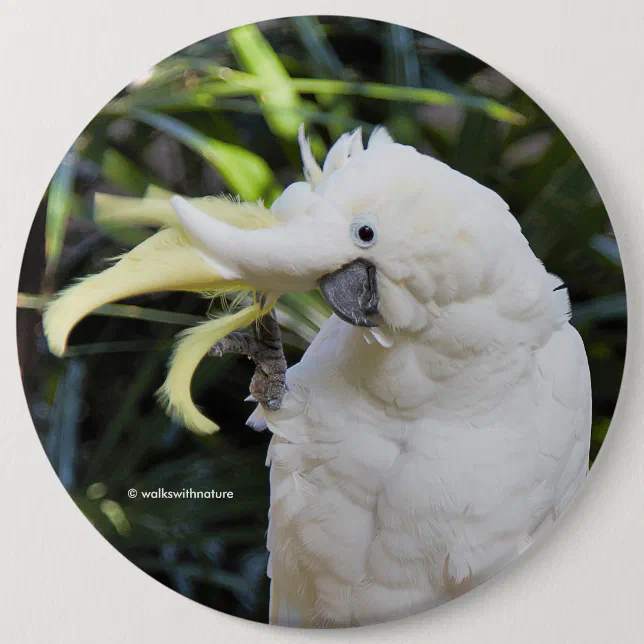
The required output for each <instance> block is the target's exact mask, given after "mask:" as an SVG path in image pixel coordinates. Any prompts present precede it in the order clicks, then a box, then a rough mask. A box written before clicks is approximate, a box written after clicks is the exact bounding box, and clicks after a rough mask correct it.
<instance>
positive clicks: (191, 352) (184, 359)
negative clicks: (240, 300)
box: [157, 301, 274, 434]
mask: <svg viewBox="0 0 644 644" xmlns="http://www.w3.org/2000/svg"><path fill="white" fill-rule="evenodd" d="M273 306H274V301H273V302H272V303H270V304H266V305H265V306H264V308H262V307H261V305H260V303H259V302H256V303H255V304H253V305H252V306H248V307H246V308H244V309H242V310H241V311H238V312H237V313H234V314H232V315H226V316H224V317H221V318H217V319H215V320H209V321H208V322H203V323H202V324H199V325H198V326H195V327H192V328H191V329H187V330H186V331H183V332H182V333H181V334H180V336H179V337H180V340H179V342H178V344H177V345H176V346H175V348H174V351H173V354H172V358H171V359H170V369H169V371H168V376H167V378H166V380H165V382H164V383H163V385H162V386H161V388H160V389H159V391H158V392H157V396H158V398H159V400H160V401H161V403H162V404H163V405H164V406H165V408H166V411H167V413H168V414H169V415H170V416H171V417H172V418H173V419H175V420H177V421H179V422H181V423H183V424H184V425H185V426H186V427H188V428H189V429H191V430H192V431H194V432H196V433H198V434H212V433H214V432H216V431H218V430H219V427H218V426H217V425H216V424H215V423H213V422H212V421H211V420H209V419H208V418H206V417H205V416H204V415H203V414H202V413H201V412H200V411H199V409H197V407H196V405H195V404H194V402H193V400H192V396H191V395H190V384H191V382H192V376H193V374H194V372H195V370H196V369H197V366H198V365H199V363H200V362H201V360H202V359H203V357H204V356H205V355H206V354H207V353H208V351H209V350H210V348H211V347H212V346H213V344H215V343H216V342H217V341H218V340H221V339H222V338H224V337H225V336H227V335H228V334H229V333H232V332H233V331H236V330H237V329H241V328H242V327H245V326H248V325H249V324H252V323H253V322H254V321H255V320H258V319H259V318H260V317H261V316H262V315H264V314H265V313H268V312H269V311H270V310H271V309H272V308H273Z"/></svg>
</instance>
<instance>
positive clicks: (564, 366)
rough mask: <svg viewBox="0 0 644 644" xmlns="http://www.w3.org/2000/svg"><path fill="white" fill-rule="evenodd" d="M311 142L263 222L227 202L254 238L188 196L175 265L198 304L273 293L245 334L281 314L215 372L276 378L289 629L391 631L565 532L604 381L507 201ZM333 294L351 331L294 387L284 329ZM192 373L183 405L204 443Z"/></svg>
mask: <svg viewBox="0 0 644 644" xmlns="http://www.w3.org/2000/svg"><path fill="white" fill-rule="evenodd" d="M300 144H301V148H302V156H303V161H304V170H305V177H306V181H302V182H297V183H294V184H292V185H291V186H289V187H288V188H287V189H286V190H285V191H284V193H283V194H282V196H281V197H280V198H279V199H278V200H277V201H276V202H275V203H274V204H273V206H272V207H271V208H270V211H269V210H266V214H265V215H261V213H259V210H253V209H261V208H262V207H261V206H256V205H252V207H251V206H250V205H244V204H233V203H230V202H226V203H225V205H224V202H223V201H219V202H217V203H218V206H219V207H221V208H223V209H224V210H225V209H226V208H227V209H231V208H246V209H247V213H251V215H252V216H255V215H256V216H257V217H256V219H257V222H259V223H257V222H256V225H244V226H243V227H240V226H239V224H237V223H235V221H234V220H233V219H232V218H230V217H228V215H226V216H218V215H217V214H216V213H214V214H213V212H214V211H213V210H212V204H211V206H210V208H211V210H210V211H207V212H206V210H207V209H205V208H202V207H200V206H201V205H203V204H200V203H199V202H195V201H193V202H190V201H188V200H185V199H182V198H180V197H174V198H173V200H172V206H173V207H174V210H175V212H176V217H177V219H178V221H174V222H170V223H171V228H170V229H169V230H170V231H173V230H174V231H175V232H176V231H178V232H176V236H175V238H173V240H174V241H173V244H174V245H173V249H174V250H173V251H172V252H175V251H176V252H178V251H177V248H178V247H181V250H182V252H184V253H185V252H188V251H189V252H190V253H191V255H190V258H191V260H190V261H191V262H193V263H194V262H200V264H199V267H198V268H194V270H195V271H196V273H195V274H197V273H198V274H199V275H200V276H201V277H200V278H199V279H196V278H190V279H189V278H188V277H186V278H185V279H184V280H183V281H184V283H185V284H184V286H185V285H186V284H188V285H189V286H190V288H189V289H188V290H199V289H204V290H205V285H206V284H207V283H208V279H209V278H208V276H209V275H210V276H211V279H212V282H213V283H215V284H218V285H221V284H228V285H232V286H231V287H230V288H229V290H235V289H238V290H240V289H241V288H242V286H240V285H243V288H247V289H252V290H253V291H255V292H258V293H261V297H260V298H259V300H258V302H259V303H257V301H256V303H255V305H254V307H255V308H254V310H253V314H252V315H251V317H250V318H249V317H248V316H246V317H244V316H243V313H242V315H241V317H240V318H239V320H237V322H236V323H233V324H232V326H231V325H229V326H228V327H226V329H225V330H226V333H229V332H230V331H231V330H234V329H235V328H239V327H240V326H242V325H247V324H248V323H249V321H250V320H252V319H258V318H259V317H260V315H261V316H263V317H262V318H261V319H262V320H265V321H266V325H265V332H264V334H263V335H262V334H261V333H258V332H257V330H256V333H255V337H254V338H253V337H252V336H242V334H238V333H233V334H232V335H228V336H227V337H224V338H223V339H221V336H222V333H223V331H222V328H223V327H222V326H221V320H215V321H213V322H212V324H213V325H217V324H219V327H217V333H218V334H219V336H218V339H220V341H219V342H218V343H217V344H216V345H215V351H214V353H215V354H221V353H223V352H224V351H227V350H237V351H240V352H242V353H243V352H246V353H248V354H249V355H251V356H252V357H253V358H254V359H255V360H256V362H257V363H258V371H257V373H256V377H255V379H254V385H255V386H254V388H253V387H251V391H252V392H253V395H254V397H255V399H256V400H258V401H259V402H260V404H259V406H258V407H257V408H256V410H255V412H254V413H253V414H252V416H251V418H250V420H249V424H251V425H252V426H253V427H255V428H257V429H262V428H268V430H270V432H272V434H273V437H272V440H271V443H270V448H269V453H268V459H267V462H268V464H270V483H271V499H270V515H269V530H268V549H269V551H270V560H269V568H268V574H269V576H270V578H271V599H270V622H271V623H274V624H281V625H287V626H300V627H310V628H325V627H345V626H358V625H364V624H373V623H377V622H384V621H388V620H391V619H396V618H400V617H404V616H408V615H411V614H414V613H418V612H420V611H424V610H426V609H429V608H431V607H434V606H437V605H438V604H441V603H443V602H445V601H447V600H449V599H450V598H453V597H455V596H457V595H460V594H462V593H463V592H465V591H467V590H468V589H470V588H471V587H472V586H474V585H477V584H479V583H481V582H483V581H485V580H486V579H488V578H489V577H490V576H491V575H494V574H495V573H496V572H497V571H499V570H500V569H501V568H503V567H504V566H505V565H507V564H508V563H509V562H510V561H512V560H513V559H514V558H515V557H517V556H518V555H519V554H521V553H522V552H523V551H524V550H525V549H526V548H527V547H528V546H529V545H530V543H532V541H533V540H534V539H535V537H537V536H538V535H539V534H540V533H541V532H543V531H544V529H545V528H547V526H549V525H550V524H551V523H552V521H553V520H554V519H556V517H557V516H558V515H559V513H560V512H561V511H562V509H563V508H564V507H565V506H566V504H567V503H568V501H569V500H570V498H571V497H572V495H573V494H574V492H575V491H576V490H577V488H578V487H579V486H580V484H581V483H582V481H583V480H584V477H585V476H586V473H587V470H588V452H589V442H590V423H591V388H590V377H589V371H588V363H587V359H586V354H585V350H584V346H583V343H582V341H581V339H580V337H579V335H578V333H577V332H576V330H575V329H574V328H573V327H572V326H571V325H570V324H569V317H570V305H569V300H568V295H567V292H566V290H565V288H563V285H562V282H561V280H560V279H559V278H558V277H556V276H554V275H551V274H549V273H548V272H547V271H546V269H545V268H544V266H543V265H542V263H541V262H540V261H539V259H537V257H536V256H535V255H534V253H533V252H532V250H531V249H530V247H529V245H528V242H527V241H526V239H525V237H524V236H523V235H522V233H521V230H520V227H519V224H518V223H517V221H516V220H515V218H514V217H513V216H512V214H511V213H510V212H509V210H508V206H507V205H506V204H505V203H504V201H503V200H502V199H501V198H500V197H499V196H498V195H497V194H495V193H494V192H492V191H491V190H489V189H487V188H485V187H484V186H482V185H480V184H479V183H477V182H476V181H474V180H472V179H470V178H468V177H467V176H465V175H463V174H461V173H459V172H457V171H455V170H453V169H452V168H450V167H449V166H447V165H446V164H444V163H441V162H439V161H437V160H436V159H433V158H431V157H429V156H426V155H423V154H420V153H419V152H418V151H416V150H415V149H414V148H413V147H410V146H406V145H401V144H398V143H395V142H393V140H392V139H391V137H390V136H389V134H388V133H387V131H386V130H385V129H382V128H380V129H377V130H376V131H375V132H374V134H373V135H372V136H371V138H370V141H369V145H368V146H367V148H366V149H365V148H364V146H363V143H362V136H361V133H360V132H359V131H356V132H353V133H350V134H346V135H344V136H343V137H341V138H340V139H339V140H338V141H337V142H336V144H335V145H334V146H333V148H332V149H331V150H330V152H329V154H328V155H327V158H326V161H325V163H324V166H323V167H322V168H321V167H319V166H318V164H317V163H316V161H315V160H314V158H313V155H312V153H311V150H310V147H309V145H308V143H307V141H306V140H305V138H304V136H303V134H302V135H301V138H300ZM215 205H217V204H215ZM249 209H250V210H249ZM227 212H228V210H226V213H227ZM262 217H263V219H262ZM222 220H224V221H222ZM260 220H261V221H260ZM166 223H167V222H166ZM163 234H175V233H168V229H166V230H165V231H161V232H160V233H157V235H163ZM146 243H148V244H153V243H154V242H151V241H148V242H146ZM157 246H158V247H159V248H161V250H160V251H159V252H160V253H161V252H170V251H168V250H167V245H166V246H163V245H162V244H161V245H160V244H157ZM171 246H172V244H171ZM163 249H166V250H165V251H164V250H163ZM136 251H137V249H135V251H132V253H135V252H136ZM140 252H142V251H140ZM155 252H156V251H155ZM183 257H184V259H185V257H186V255H185V254H184V256H183ZM126 259H127V256H126ZM182 261H183V260H182ZM186 266H187V264H186ZM195 266H196V264H195ZM114 269H118V265H117V266H116V267H113V268H112V269H109V270H114ZM185 270H186V271H188V270H189V269H188V268H185ZM177 271H178V272H179V273H180V272H181V267H180V266H179V267H177ZM91 279H92V278H90V280H91ZM155 279H156V278H155ZM174 280H175V281H174V282H173V284H174V286H173V288H182V285H181V284H180V283H179V282H180V281H181V280H178V281H177V277H176V274H174ZM158 281H159V280H158V279H157V282H158ZM156 285H157V284H156V282H155V287H156ZM82 287H83V285H82V284H81V285H80V287H73V288H72V291H73V289H78V288H82ZM185 287H186V288H188V286H185ZM316 287H320V289H321V291H322V293H323V294H324V296H325V298H326V299H327V301H328V303H329V305H330V307H331V308H332V309H333V311H334V315H332V316H331V317H330V318H329V320H328V321H327V322H326V324H325V325H324V326H323V328H322V329H321V331H320V332H319V334H318V335H317V337H316V338H315V340H314V341H313V343H312V344H311V345H310V347H309V348H308V350H307V351H306V353H305V355H304V357H303V358H302V360H301V361H300V362H299V363H298V364H297V365H295V366H293V367H291V368H290V369H288V371H287V372H286V375H285V382H284V368H285V366H284V362H283V354H282V353H281V346H280V345H279V332H278V331H276V325H275V323H274V321H272V318H271V316H270V315H267V312H269V311H270V310H271V308H272V306H273V305H274V303H275V301H276V300H277V299H278V298H279V296H280V294H281V293H285V292H300V291H309V290H311V289H314V288H316ZM148 290H151V288H148ZM66 297H67V298H68V299H69V298H70V297H73V293H72V292H69V293H68V294H67V295H63V297H62V298H60V299H59V300H58V301H57V302H56V303H55V305H54V306H52V307H51V308H50V310H49V311H48V314H47V315H48V317H49V320H47V319H46V320H45V322H46V326H47V324H49V331H50V333H49V335H50V336H56V337H54V343H53V344H54V346H56V347H58V349H59V352H61V351H62V350H64V340H65V339H66V333H67V332H68V328H67V327H70V326H72V325H73V324H74V323H75V321H76V320H77V319H78V318H79V317H80V314H74V315H72V316H71V318H70V320H68V321H67V322H66V323H65V324H64V325H63V326H65V330H64V331H59V330H57V329H56V328H55V327H56V324H54V318H55V317H56V315H59V314H60V309H61V307H62V308H64V305H65V298H66ZM99 299H100V298H99ZM97 302H98V300H96V302H95V304H96V303H97ZM99 304H100V302H99ZM56 307H57V308H58V312H56ZM237 315H240V314H237ZM233 317H234V316H233ZM207 325H208V323H206V325H202V326H203V328H204V334H202V335H203V340H200V341H197V338H198V333H193V334H191V333H190V332H189V334H188V336H187V337H186V338H184V348H185V347H187V348H186V351H187V353H186V355H188V354H190V355H191V357H190V360H189V362H190V361H191V365H192V366H191V369H194V365H195V364H196V362H198V360H199V359H200V358H201V357H202V356H203V355H205V353H206V352H207V350H208V348H209V347H210V346H211V345H212V342H210V341H209V340H212V337H211V338H210V339H209V338H208V337H206V336H207V334H205V329H206V328H207ZM213 328H214V327H213ZM51 342H52V338H51V337H50V343H51ZM244 343H246V344H245V345H244ZM197 345H198V346H197ZM242 345H243V346H242ZM251 345H252V346H251ZM190 352H191V353H190ZM180 353H181V347H180V348H179V349H178V351H177V354H176V356H175V363H178V362H179V354H180ZM177 369H178V367H176V364H175V365H173V368H172V369H171V373H170V376H169V380H168V383H166V387H165V389H164V396H165V399H166V401H167V403H168V405H169V408H170V411H172V412H173V413H175V415H176V414H178V415H180V416H181V417H182V418H183V419H184V420H185V421H186V423H187V424H188V425H191V426H193V427H198V426H199V423H200V422H201V420H200V418H199V416H198V412H197V411H196V408H194V406H192V407H191V406H190V405H191V403H189V402H186V400H185V399H186V396H187V397H188V398H189V379H188V385H179V384H177V383H178V377H179V375H180V373H179V371H180V370H179V371H177ZM173 370H174V371H176V373H175V374H174V376H173ZM173 377H174V380H173ZM177 389H180V390H181V391H180V393H176V391H177ZM186 392H187V393H186ZM202 427H203V424H202ZM215 429H216V427H215ZM210 430H212V427H211V428H210ZM204 431H209V429H207V428H205V427H204Z"/></svg>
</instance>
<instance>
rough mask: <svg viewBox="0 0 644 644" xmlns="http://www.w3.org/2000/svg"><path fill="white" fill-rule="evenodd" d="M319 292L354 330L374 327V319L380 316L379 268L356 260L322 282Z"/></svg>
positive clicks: (330, 274) (361, 260) (328, 275)
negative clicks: (359, 327)
mask: <svg viewBox="0 0 644 644" xmlns="http://www.w3.org/2000/svg"><path fill="white" fill-rule="evenodd" d="M319 283H320V290H321V291H322V294H323V295H324V297H325V298H326V301H327V302H328V303H329V306H330V307H331V308H332V309H333V311H334V313H335V314H336V315H337V316H338V317H339V318H340V319H341V320H344V321H345V322H348V323H349V324H353V325H354V326H366V327H375V326H378V323H377V322H376V321H374V320H373V319H371V318H372V317H373V316H375V315H377V314H378V302H379V300H380V297H379V295H378V283H377V280H376V267H375V266H374V265H373V264H372V263H371V262H368V261H367V260H365V259H356V260H354V261H353V262H351V263H349V264H345V265H344V266H342V267H341V268H339V269H338V270H336V271H333V273H328V274H327V275H323V276H322V277H321V278H320V282H319Z"/></svg>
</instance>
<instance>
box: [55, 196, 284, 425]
mask: <svg viewBox="0 0 644 644" xmlns="http://www.w3.org/2000/svg"><path fill="white" fill-rule="evenodd" d="M170 196H171V193H165V191H163V190H159V189H157V190H155V191H154V192H150V196H149V197H145V198H143V199H133V198H130V197H118V196H114V195H105V194H97V195H96V201H95V217H96V220H97V222H99V223H123V224H128V225H135V226H137V225H138V226H167V227H166V228H163V229H162V230H160V231H159V232H157V233H156V234H154V235H152V236H151V237H149V238H148V239H146V240H145V241H144V242H142V243H141V244H139V245H138V246H137V247H136V248H134V249H132V250H131V251H130V252H128V253H126V254H125V255H123V256H122V257H120V258H118V262H117V263H116V264H114V265H113V266H111V267H110V268H108V269H106V270H104V271H102V272H101V273H97V274H96V275H91V276H89V277H86V278H84V279H83V280H81V281H80V282H79V283H77V284H74V285H73V286H71V287H69V288H67V289H66V290H65V291H63V292H62V293H60V294H59V295H58V296H57V297H56V298H55V299H54V300H52V302H50V303H49V305H48V306H47V308H46V309H45V313H44V316H43V326H44V330H45V336H46V337H47V341H48V343H49V348H50V349H51V351H52V353H54V354H55V355H58V356H61V355H63V353H64V352H65V348H66V346H67V339H68V337H69V334H70V332H71V330H72V329H73V328H74V326H75V325H76V324H77V323H78V322H79V321H80V320H81V319H82V318H84V317H85V316H86V315H88V314H89V313H91V312H92V311H94V310H96V309H97V308H99V307H100V306H103V305H104V304H108V303H110V302H114V301H116V300H120V299H124V298H127V297H132V296H134V295H140V294H143V293H153V292H158V291H193V292H200V293H211V294H212V293H216V294H218V295H221V294H225V293H237V292H240V291H241V292H242V293H241V294H240V295H241V296H244V295H245V294H246V293H247V292H248V291H249V290H250V289H249V288H248V286H246V285H244V284H240V283H237V282H231V281H229V280H225V279H224V278H222V277H221V276H220V275H219V274H218V273H217V272H216V270H215V269H214V268H213V267H212V266H211V265H210V264H208V263H206V262H205V261H204V260H203V259H202V257H201V255H200V254H199V252H198V251H197V250H196V249H195V248H193V247H192V246H191V245H190V242H189V241H188V238H187V237H186V235H185V234H184V233H183V231H182V230H181V228H180V227H179V221H178V219H177V217H176V215H175V214H174V210H173V209H172V206H171V205H170ZM190 201H192V202H193V203H194V204H195V205H196V206H197V207H198V208H200V209H201V210H203V211H204V212H206V213H207V214H208V215H210V216H211V217H213V218H215V219H218V220H220V221H223V222H225V223H227V224H230V225H232V226H236V227H238V228H243V229H247V230H249V229H257V228H267V227H269V226H275V225H279V224H280V223H281V222H280V221H279V220H278V219H277V218H276V217H275V215H273V213H271V212H270V210H268V209H267V208H265V207H264V206H263V205H262V204H261V203H240V202H239V201H235V200H231V199H229V198H225V197H219V198H214V197H203V198H199V199H191V200H190ZM274 304H275V300H274V298H273V299H270V300H268V301H263V302H255V304H253V305H252V306H249V307H247V308H244V309H242V310H241V311H239V312H237V313H234V314H231V315H226V316H223V317H221V318H218V319H214V320H209V321H208V322H205V323H203V324H200V325H198V326H196V327H194V328H192V329H188V330H187V331H184V332H183V333H182V334H180V336H179V337H180V340H179V343H178V344H177V346H176V347H175V350H174V352H173V355H172V358H171V360H170V369H169V372H168V377H167V379H166V381H165V383H164V384H163V386H162V387H161V388H160V389H159V391H158V394H157V395H158V397H159V398H160V400H161V401H162V402H163V404H164V405H165V406H166V409H167V411H168V413H169V414H170V415H171V416H172V417H173V418H176V419H178V420H181V421H182V422H183V423H185V425H186V426H187V427H189V428H190V429H192V430H193V431H195V432H197V433H202V434H210V433H213V432H215V431H217V430H218V429H219V428H218V427H217V425H216V424H215V423H213V422H212V421H210V420H208V419H207V418H206V417H205V416H204V415H203V414H202V413H201V412H200V411H199V410H198V409H197V407H196V406H195V404H194V403H193V401H192V398H191V396H190V384H191V381H192V375H193V374H194V372H195V369H196V368H197V365H198V364H199V362H200V361H201V359H202V358H203V357H204V356H205V355H206V353H207V352H208V350H209V349H210V347H212V345H213V344H215V342H217V341H218V340H220V339H221V338H223V337H225V336H226V335H228V334H229V333H231V332H233V331H235V330H237V329H239V328H242V327H244V326H248V325H249V324H252V323H253V322H254V321H256V320H258V319H259V318H260V317H261V316H262V315H264V314H265V313H267V312H268V311H270V310H271V309H272V308H273V306H274Z"/></svg>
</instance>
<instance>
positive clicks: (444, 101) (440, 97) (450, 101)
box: [102, 68, 526, 136]
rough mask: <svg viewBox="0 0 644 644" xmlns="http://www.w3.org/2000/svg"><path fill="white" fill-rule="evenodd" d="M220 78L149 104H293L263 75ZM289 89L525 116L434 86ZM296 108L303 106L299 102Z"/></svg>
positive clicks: (298, 84) (313, 81) (293, 83)
mask: <svg viewBox="0 0 644 644" xmlns="http://www.w3.org/2000/svg"><path fill="white" fill-rule="evenodd" d="M219 74H220V78H219V79H218V80H216V81H211V82H204V83H202V84H201V85H200V86H199V88H198V89H196V90H185V91H183V92H181V93H179V94H172V95H169V96H163V95H162V96H159V98H158V100H157V101H156V102H155V103H154V104H153V105H152V104H149V107H154V109H156V110H160V111H171V110H181V109H209V108H212V107H213V106H214V105H216V103H217V101H218V100H219V99H221V98H230V97H233V96H247V95H249V94H254V95H256V96H258V97H259V100H260V104H261V105H269V106H271V107H273V108H279V109H280V110H282V109H284V110H289V109H290V110H293V108H294V107H296V106H295V105H293V104H286V105H285V104H282V103H286V101H285V98H284V96H283V95H281V94H278V97H281V98H279V100H277V101H276V97H275V95H274V94H273V86H272V85H271V83H270V82H269V81H267V80H266V79H265V78H264V77H259V76H254V75H253V74H247V73H243V72H239V71H235V70H233V69H227V68H221V70H220V72H219ZM290 89H292V90H295V91H296V92H297V93H298V94H316V95H325V94H326V95H330V96H361V97H363V98H371V99H374V100H384V101H400V102H404V103H416V104H420V105H423V104H425V105H449V106H460V107H464V108H466V109H469V110H473V111H478V112H483V113H484V114H487V116H489V117H490V118H492V119H494V120H497V121H503V122H506V123H510V124H512V125H523V124H524V123H526V118H525V117H524V116H523V115H522V114H519V113H518V112H516V111H515V110H513V109H511V108H509V107H505V106H504V105H501V104H500V103H498V102H497V101H494V100H492V99H489V98H485V97H478V96H469V95H466V94H455V93H449V92H443V91H439V90H435V89H427V88H421V87H402V86H397V85H387V84H384V83H361V82H350V81H342V80H328V79H321V78H291V80H290ZM138 101H139V99H138V97H137V95H136V94H133V95H131V96H128V97H125V98H122V99H118V100H116V101H114V102H113V103H111V104H110V105H108V106H107V107H106V108H105V109H104V110H103V112H102V113H103V114H104V115H108V116H109V115H112V116H117V115H119V116H124V115H127V114H128V111H129V110H130V109H132V108H133V107H136V106H137V105H138V104H139V102H138ZM300 109H304V107H303V106H302V104H300ZM296 121H297V122H298V125H299V122H300V121H299V120H298V119H295V118H289V119H288V128H289V129H288V131H289V132H291V136H292V127H293V123H295V122H296Z"/></svg>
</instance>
